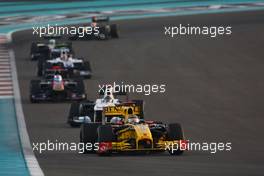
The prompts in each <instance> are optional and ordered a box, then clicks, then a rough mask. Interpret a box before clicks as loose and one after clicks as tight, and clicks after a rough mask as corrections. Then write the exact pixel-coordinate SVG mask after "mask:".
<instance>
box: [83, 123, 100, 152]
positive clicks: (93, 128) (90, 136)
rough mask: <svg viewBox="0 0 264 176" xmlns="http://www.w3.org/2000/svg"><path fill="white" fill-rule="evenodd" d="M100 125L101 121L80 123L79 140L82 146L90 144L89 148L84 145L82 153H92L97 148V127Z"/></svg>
mask: <svg viewBox="0 0 264 176" xmlns="http://www.w3.org/2000/svg"><path fill="white" fill-rule="evenodd" d="M100 125H101V123H83V124H82V125H81V132H80V142H81V143H84V146H86V145H88V146H91V148H90V150H88V149H87V148H86V147H85V149H84V153H94V152H95V151H96V150H97V148H96V144H97V139H98V136H97V128H98V127H99V126H100Z"/></svg>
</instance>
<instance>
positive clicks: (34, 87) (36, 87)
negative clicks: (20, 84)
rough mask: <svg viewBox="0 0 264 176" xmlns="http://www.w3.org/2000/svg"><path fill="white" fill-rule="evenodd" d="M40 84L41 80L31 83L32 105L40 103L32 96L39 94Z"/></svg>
mask: <svg viewBox="0 0 264 176" xmlns="http://www.w3.org/2000/svg"><path fill="white" fill-rule="evenodd" d="M39 83H40V80H31V81H30V97H29V98H30V102H31V103H38V101H37V100H36V99H34V98H33V97H32V95H35V94H37V93H38V92H39Z"/></svg>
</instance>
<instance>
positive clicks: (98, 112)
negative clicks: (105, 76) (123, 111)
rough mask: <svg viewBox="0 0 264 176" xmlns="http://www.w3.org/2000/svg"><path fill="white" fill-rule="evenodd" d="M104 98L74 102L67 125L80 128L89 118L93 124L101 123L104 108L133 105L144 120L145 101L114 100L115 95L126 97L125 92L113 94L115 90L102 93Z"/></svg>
mask: <svg viewBox="0 0 264 176" xmlns="http://www.w3.org/2000/svg"><path fill="white" fill-rule="evenodd" d="M100 95H103V97H102V98H98V99H97V100H96V101H95V102H94V101H90V100H86V101H82V102H74V103H72V104H71V107H70V111H69V115H68V120H67V123H68V124H70V125H71V126H72V127H77V126H80V125H81V123H82V122H83V119H84V118H85V117H87V116H88V117H89V118H91V119H92V121H93V122H101V120H102V112H103V108H104V107H109V106H110V107H113V106H117V105H131V106H133V105H134V106H138V107H139V111H140V114H139V116H140V118H141V119H143V118H144V101H143V100H128V98H127V99H126V101H121V100H120V99H117V98H114V95H126V93H125V92H120V91H119V92H118V91H115V92H113V89H110V90H109V91H105V90H104V91H101V92H100Z"/></svg>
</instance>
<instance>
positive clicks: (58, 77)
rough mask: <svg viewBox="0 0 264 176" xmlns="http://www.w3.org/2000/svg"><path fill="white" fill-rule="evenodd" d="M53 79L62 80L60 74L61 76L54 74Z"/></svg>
mask: <svg viewBox="0 0 264 176" xmlns="http://www.w3.org/2000/svg"><path fill="white" fill-rule="evenodd" d="M53 80H54V81H55V82H61V81H62V76H61V75H54V78H53Z"/></svg>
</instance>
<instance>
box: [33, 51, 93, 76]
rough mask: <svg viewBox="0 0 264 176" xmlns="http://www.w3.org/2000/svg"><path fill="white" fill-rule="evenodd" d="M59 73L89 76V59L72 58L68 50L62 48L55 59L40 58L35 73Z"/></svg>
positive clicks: (40, 74) (90, 72)
mask: <svg viewBox="0 0 264 176" xmlns="http://www.w3.org/2000/svg"><path fill="white" fill-rule="evenodd" d="M52 73H60V74H63V75H68V77H82V78H91V76H92V70H91V66H90V62H89V61H84V60H83V59H81V58H73V57H72V56H71V55H70V54H68V51H64V50H62V51H61V53H60V56H59V57H57V58H56V59H51V60H45V59H40V60H39V62H38V69H37V75H38V76H43V75H46V74H52Z"/></svg>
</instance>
